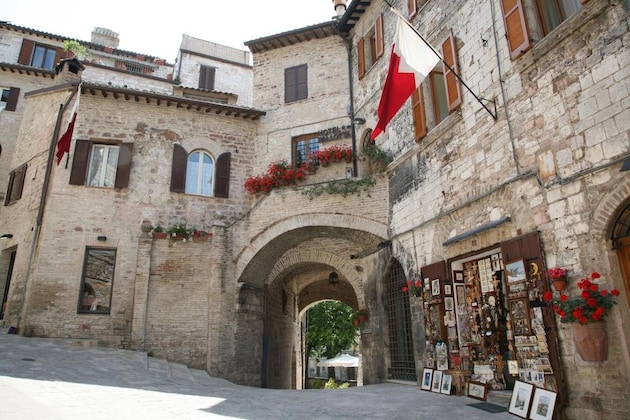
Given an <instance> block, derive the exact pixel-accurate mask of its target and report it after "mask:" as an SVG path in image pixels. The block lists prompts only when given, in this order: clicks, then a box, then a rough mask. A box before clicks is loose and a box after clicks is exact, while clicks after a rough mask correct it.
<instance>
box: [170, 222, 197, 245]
mask: <svg viewBox="0 0 630 420" xmlns="http://www.w3.org/2000/svg"><path fill="white" fill-rule="evenodd" d="M166 232H167V233H168V237H169V239H171V240H173V241H184V242H186V241H187V240H188V239H190V234H191V233H192V229H189V228H187V227H186V223H179V224H176V225H173V226H171V227H170V228H168V229H167V231H166Z"/></svg>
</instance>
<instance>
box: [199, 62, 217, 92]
mask: <svg viewBox="0 0 630 420" xmlns="http://www.w3.org/2000/svg"><path fill="white" fill-rule="evenodd" d="M215 71H216V69H215V68H214V67H210V66H201V68H200V69H199V89H206V90H214V75H215Z"/></svg>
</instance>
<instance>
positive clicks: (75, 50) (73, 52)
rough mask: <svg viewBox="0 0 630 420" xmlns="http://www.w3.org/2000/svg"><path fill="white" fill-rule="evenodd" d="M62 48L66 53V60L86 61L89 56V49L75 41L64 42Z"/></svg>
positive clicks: (67, 40)
mask: <svg viewBox="0 0 630 420" xmlns="http://www.w3.org/2000/svg"><path fill="white" fill-rule="evenodd" d="M62 48H63V50H64V51H65V52H66V58H72V57H76V58H77V59H78V60H85V59H86V58H87V56H88V50H87V48H86V47H85V46H84V45H82V44H81V43H80V42H79V41H75V40H74V39H66V40H65V41H63V44H62Z"/></svg>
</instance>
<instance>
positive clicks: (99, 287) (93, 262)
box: [78, 247, 116, 314]
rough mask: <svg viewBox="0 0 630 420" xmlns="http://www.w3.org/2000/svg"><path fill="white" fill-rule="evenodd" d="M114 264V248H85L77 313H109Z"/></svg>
mask: <svg viewBox="0 0 630 420" xmlns="http://www.w3.org/2000/svg"><path fill="white" fill-rule="evenodd" d="M115 266H116V250H115V249H103V248H91V247H88V248H86V250H85V260H84V261H83V277H82V279H81V290H80V294H79V308H78V312H79V313H100V314H108V313H110V309H111V303H112V285H113V284H114V268H115Z"/></svg>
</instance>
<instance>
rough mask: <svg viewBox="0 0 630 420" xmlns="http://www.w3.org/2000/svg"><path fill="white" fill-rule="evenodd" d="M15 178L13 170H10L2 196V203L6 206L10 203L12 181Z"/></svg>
mask: <svg viewBox="0 0 630 420" xmlns="http://www.w3.org/2000/svg"><path fill="white" fill-rule="evenodd" d="M14 180H15V171H11V173H10V174H9V184H8V185H7V194H6V195H5V196H4V205H5V206H8V205H9V204H10V203H11V193H12V192H13V181H14Z"/></svg>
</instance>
